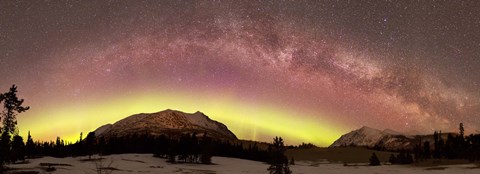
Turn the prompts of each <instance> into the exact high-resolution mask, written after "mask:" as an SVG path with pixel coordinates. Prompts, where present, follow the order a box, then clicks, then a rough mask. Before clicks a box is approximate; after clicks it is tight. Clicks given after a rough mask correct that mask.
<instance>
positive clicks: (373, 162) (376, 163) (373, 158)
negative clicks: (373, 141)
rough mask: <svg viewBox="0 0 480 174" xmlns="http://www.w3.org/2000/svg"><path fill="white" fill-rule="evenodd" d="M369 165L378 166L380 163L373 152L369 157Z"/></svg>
mask: <svg viewBox="0 0 480 174" xmlns="http://www.w3.org/2000/svg"><path fill="white" fill-rule="evenodd" d="M369 161H370V165H371V166H379V165H380V160H379V159H378V157H377V154H375V152H373V153H372V156H371V157H370V160H369Z"/></svg>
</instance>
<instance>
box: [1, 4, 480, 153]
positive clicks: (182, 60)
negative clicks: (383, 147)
mask: <svg viewBox="0 0 480 174" xmlns="http://www.w3.org/2000/svg"><path fill="white" fill-rule="evenodd" d="M0 8H1V10H0V16H1V17H0V74H1V76H0V77H1V78H0V89H1V90H2V91H7V90H8V88H9V87H10V86H11V85H12V84H16V85H18V90H19V96H20V97H21V98H24V99H25V104H26V105H29V106H30V107H31V109H30V110H29V111H27V112H25V113H22V114H20V115H19V116H18V126H19V130H20V134H21V135H25V134H26V133H27V131H29V130H30V131H31V132H32V136H33V138H34V139H37V140H53V139H55V137H57V136H60V137H62V138H66V139H67V140H70V141H75V140H76V139H78V136H79V134H80V132H89V131H92V130H94V129H95V128H97V127H99V126H101V125H103V124H107V123H113V122H115V121H117V120H119V119H121V118H124V117H126V116H128V115H131V114H135V113H141V112H146V113H148V112H157V111H161V110H164V109H167V108H170V109H177V110H181V111H185V112H195V111H197V110H199V111H202V112H204V113H205V114H206V115H208V116H210V117H211V118H212V119H215V120H217V121H220V122H222V123H224V124H226V125H227V126H228V127H229V129H230V130H232V131H233V132H234V133H235V134H236V135H237V136H238V137H239V138H241V139H250V140H258V141H271V138H272V137H274V136H282V137H284V139H285V140H286V143H287V144H297V143H300V142H311V143H314V144H317V145H320V146H328V145H329V144H331V143H332V142H333V141H334V140H335V139H337V138H338V137H339V136H340V135H342V134H344V133H347V132H349V131H350V130H353V129H357V128H359V127H361V126H364V125H365V126H370V127H374V128H378V129H387V128H388V129H393V130H396V131H399V132H410V133H430V132H433V130H443V131H444V132H445V131H456V130H457V127H458V124H459V123H460V122H463V123H464V124H465V129H466V131H467V133H469V132H470V133H476V132H478V130H479V129H480V11H479V10H478V9H480V1H475V0H472V1H429V0H425V1H423V0H422V1H410V0H406V1H380V0H379V1H140V0H139V1H136V0H128V1H125V0H120V1H93V0H92V1H75V0H72V1H50V0H43V1H42V0H37V1H13V0H5V1H1V2H0Z"/></svg>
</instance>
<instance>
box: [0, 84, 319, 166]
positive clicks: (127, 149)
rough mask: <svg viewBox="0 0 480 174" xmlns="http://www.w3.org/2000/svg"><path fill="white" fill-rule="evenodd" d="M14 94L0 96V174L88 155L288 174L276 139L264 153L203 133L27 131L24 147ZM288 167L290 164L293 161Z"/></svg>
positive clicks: (282, 148) (280, 143)
mask: <svg viewBox="0 0 480 174" xmlns="http://www.w3.org/2000/svg"><path fill="white" fill-rule="evenodd" d="M16 93H17V87H16V86H15V85H13V86H12V87H11V88H10V90H9V91H8V92H6V93H2V94H0V103H2V102H3V104H4V112H2V115H1V116H0V119H1V120H2V121H3V122H2V123H3V124H2V125H3V126H2V127H1V129H0V133H1V136H0V173H1V172H3V171H4V164H6V163H15V162H17V161H21V160H25V157H27V158H39V157H42V156H52V157H70V156H72V157H75V156H86V155H88V156H89V159H90V158H91V156H92V155H93V154H101V155H110V154H121V153H153V154H154V156H156V157H160V158H165V159H167V161H168V162H171V163H176V162H181V163H202V164H211V163H212V160H211V158H212V156H223V157H233V158H241V159H248V160H254V161H261V162H266V163H268V164H270V167H269V168H268V171H270V173H272V174H273V173H274V174H283V173H286V174H289V173H291V171H290V169H289V167H288V165H289V163H288V160H287V158H286V156H285V155H284V152H285V150H286V147H285V146H284V143H283V139H282V138H280V137H275V139H274V142H273V143H272V144H270V145H269V147H268V148H267V149H262V148H259V147H258V145H257V144H256V143H254V144H253V145H251V144H250V145H249V146H248V147H244V146H243V144H242V143H236V142H230V141H222V140H219V139H212V138H211V137H208V136H207V133H206V132H205V133H203V135H201V136H199V135H198V134H197V133H187V134H182V135H181V136H180V138H178V137H168V136H166V135H160V136H151V135H149V134H133V135H129V136H123V137H116V136H112V137H103V136H101V137H98V138H97V137H96V135H95V132H90V133H88V134H87V136H86V137H85V138H83V133H80V138H79V139H78V140H77V141H76V142H75V143H71V142H67V141H64V140H63V139H61V138H60V137H57V139H56V141H44V142H41V141H34V140H33V138H32V136H31V134H30V131H29V132H28V137H27V140H26V143H24V139H23V137H21V136H20V135H18V128H17V126H16V125H17V121H16V115H17V114H18V113H22V112H25V111H27V110H28V109H29V107H28V106H27V107H25V106H22V104H23V101H24V100H23V99H19V98H18V97H17V95H16ZM302 146H304V147H312V146H314V145H313V144H302ZM291 163H292V164H293V163H294V162H293V158H292V161H291Z"/></svg>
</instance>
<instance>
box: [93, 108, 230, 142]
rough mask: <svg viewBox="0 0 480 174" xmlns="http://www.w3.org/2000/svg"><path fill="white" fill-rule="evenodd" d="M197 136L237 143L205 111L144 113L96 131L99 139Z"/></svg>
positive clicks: (225, 128)
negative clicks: (132, 136) (189, 134)
mask: <svg viewBox="0 0 480 174" xmlns="http://www.w3.org/2000/svg"><path fill="white" fill-rule="evenodd" d="M194 132H195V133H197V136H203V134H204V133H207V136H209V137H212V138H216V139H225V140H237V137H236V136H235V134H233V133H232V132H231V131H230V130H228V128H227V126H225V125H224V124H222V123H220V122H217V121H215V120H212V119H210V118H209V117H208V116H206V115H205V114H203V113H202V112H198V111H197V112H195V113H193V114H189V113H184V112H181V111H175V110H170V109H168V110H164V111H160V112H157V113H149V114H147V113H141V114H135V115H132V116H129V117H126V118H124V119H122V120H120V121H117V122H116V123H114V124H107V125H103V126H101V127H99V128H97V129H96V130H95V135H96V136H97V137H102V136H103V137H112V136H114V137H123V136H130V135H134V134H149V135H153V136H159V135H166V136H171V137H177V136H180V135H182V134H185V133H194Z"/></svg>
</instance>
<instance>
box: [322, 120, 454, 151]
mask: <svg viewBox="0 0 480 174" xmlns="http://www.w3.org/2000/svg"><path fill="white" fill-rule="evenodd" d="M448 134H454V135H456V134H455V133H443V134H442V139H443V140H446V139H447V136H448ZM425 141H429V142H430V144H431V145H433V135H405V134H402V133H399V132H397V131H394V130H390V129H386V130H383V131H381V130H378V129H374V128H370V127H367V126H364V127H362V128H360V129H357V130H354V131H351V132H349V133H347V134H344V135H342V136H341V137H340V138H339V139H337V140H336V141H335V142H333V144H332V145H330V147H347V146H362V147H371V148H373V147H376V148H381V149H385V150H398V149H413V148H414V147H415V145H417V144H419V143H420V142H422V143H423V142H425Z"/></svg>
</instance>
